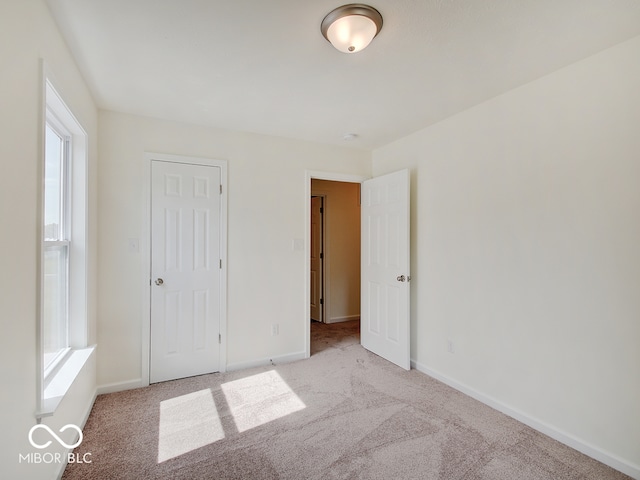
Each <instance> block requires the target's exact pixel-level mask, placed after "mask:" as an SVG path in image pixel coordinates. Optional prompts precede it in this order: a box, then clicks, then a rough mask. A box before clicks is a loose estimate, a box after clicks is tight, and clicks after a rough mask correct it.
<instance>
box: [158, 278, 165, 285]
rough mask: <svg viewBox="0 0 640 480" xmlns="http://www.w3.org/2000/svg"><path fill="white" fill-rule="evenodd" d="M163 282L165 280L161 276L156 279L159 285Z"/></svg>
mask: <svg viewBox="0 0 640 480" xmlns="http://www.w3.org/2000/svg"><path fill="white" fill-rule="evenodd" d="M163 283H164V280H162V279H161V278H158V279H157V280H156V285H158V286H160V285H162V284H163Z"/></svg>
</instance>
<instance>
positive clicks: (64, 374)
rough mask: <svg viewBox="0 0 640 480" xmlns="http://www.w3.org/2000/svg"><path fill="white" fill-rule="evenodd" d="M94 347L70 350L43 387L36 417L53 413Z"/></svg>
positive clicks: (48, 415)
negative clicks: (40, 404)
mask: <svg viewBox="0 0 640 480" xmlns="http://www.w3.org/2000/svg"><path fill="white" fill-rule="evenodd" d="M95 348H96V346H95V345H92V346H90V347H87V348H81V349H78V350H72V351H71V353H70V354H69V355H68V356H67V358H66V359H65V360H64V363H63V364H62V365H60V368H59V369H58V370H57V371H56V372H55V373H53V374H52V375H53V377H52V378H51V380H50V381H49V382H48V385H47V386H46V388H45V389H44V398H43V402H42V409H41V410H39V411H38V412H36V418H37V419H41V418H43V417H50V416H51V415H53V414H54V413H55V411H56V409H57V408H58V406H59V405H60V402H62V399H63V398H64V396H65V395H66V394H67V392H68V391H69V389H70V388H71V385H72V384H73V382H74V381H75V379H76V378H77V377H78V375H79V374H80V372H81V371H82V368H83V367H84V366H85V364H86V363H87V361H88V360H89V357H91V354H92V353H93V351H94V350H95Z"/></svg>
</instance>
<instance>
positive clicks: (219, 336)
mask: <svg viewBox="0 0 640 480" xmlns="http://www.w3.org/2000/svg"><path fill="white" fill-rule="evenodd" d="M218 343H222V334H221V333H219V334H218Z"/></svg>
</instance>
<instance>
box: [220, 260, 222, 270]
mask: <svg viewBox="0 0 640 480" xmlns="http://www.w3.org/2000/svg"><path fill="white" fill-rule="evenodd" d="M220 268H222V259H220Z"/></svg>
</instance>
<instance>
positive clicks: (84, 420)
mask: <svg viewBox="0 0 640 480" xmlns="http://www.w3.org/2000/svg"><path fill="white" fill-rule="evenodd" d="M97 396H98V389H97V388H96V389H94V390H93V395H91V400H90V401H89V403H88V405H87V407H86V408H85V410H84V413H83V415H82V420H81V421H80V425H78V427H80V430H84V426H85V425H86V424H87V420H89V415H91V410H93V404H94V403H95V402H96V397H97ZM71 451H72V450H71V449H69V450H67V453H69V452H71ZM66 469H67V462H66V461H65V462H63V463H61V464H60V465H59V467H58V474H57V475H56V479H57V480H61V479H62V476H63V475H64V471H65V470H66Z"/></svg>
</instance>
